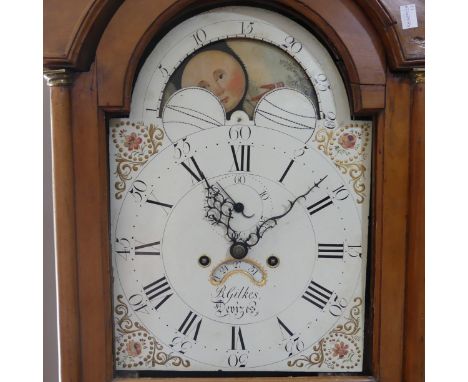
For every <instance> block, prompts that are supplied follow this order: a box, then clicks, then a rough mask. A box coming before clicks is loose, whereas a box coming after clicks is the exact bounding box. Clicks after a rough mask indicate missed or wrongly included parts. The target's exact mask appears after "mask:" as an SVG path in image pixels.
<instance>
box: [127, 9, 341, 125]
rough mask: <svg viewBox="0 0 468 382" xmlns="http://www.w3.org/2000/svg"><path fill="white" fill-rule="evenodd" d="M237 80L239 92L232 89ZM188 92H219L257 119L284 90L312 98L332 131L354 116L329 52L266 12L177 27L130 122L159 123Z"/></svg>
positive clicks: (145, 81)
mask: <svg viewBox="0 0 468 382" xmlns="http://www.w3.org/2000/svg"><path fill="white" fill-rule="evenodd" d="M223 67H224V68H225V69H223ZM220 75H221V76H224V78H223V79H221V80H219V79H218V81H215V80H214V79H213V78H214V77H216V76H218V77H219V76H220ZM236 75H237V76H239V77H241V78H237V80H236V83H237V84H239V83H240V84H239V86H237V87H236V86H232V84H231V86H229V83H228V82H229V78H232V76H236ZM217 83H219V84H220V85H219V86H218V85H216V84H217ZM190 86H200V87H204V88H206V89H208V90H210V91H212V92H213V93H214V94H216V93H219V96H220V97H219V99H220V101H221V102H222V103H223V102H224V103H223V106H224V107H225V109H226V112H227V113H228V114H230V113H231V112H233V111H235V110H238V109H242V108H244V109H246V110H247V112H248V114H252V113H253V109H254V108H255V106H256V105H257V103H258V101H259V99H260V98H261V97H262V96H263V95H264V94H265V93H267V92H268V91H270V90H273V89H276V88H281V87H284V86H286V87H290V88H293V89H296V90H299V91H300V92H302V93H306V94H305V95H306V96H308V97H310V98H311V99H312V101H313V102H314V104H315V109H316V112H317V123H318V126H325V127H327V128H333V127H335V126H338V125H339V124H340V123H341V122H343V120H344V119H345V118H348V117H349V106H348V102H347V97H346V91H345V88H344V86H343V83H342V80H341V77H340V75H339V73H338V71H337V69H336V67H335V65H334V62H333V60H332V58H331V57H330V55H329V54H328V52H327V51H326V49H325V48H324V47H323V46H322V45H321V44H320V43H319V41H318V40H317V39H316V38H315V37H314V36H313V35H311V34H310V33H309V32H308V31H306V30H305V29H304V28H302V27H301V26H299V25H298V24H296V23H295V22H293V21H291V20H289V19H288V18H286V17H284V16H281V15H279V14H277V13H274V12H270V11H266V10H263V9H257V8H251V7H226V8H217V9H213V10H212V11H209V12H206V13H202V14H200V15H197V16H194V17H192V18H190V19H188V20H186V21H185V22H182V23H181V24H179V25H178V26H176V27H175V28H174V29H173V30H172V31H171V33H169V34H168V35H166V36H165V37H164V38H162V39H161V41H160V42H159V43H158V44H157V47H156V48H155V49H154V50H153V51H152V53H151V54H150V55H149V56H148V58H147V59H146V61H145V63H144V65H143V66H142V69H141V71H140V73H139V76H138V80H137V82H136V84H135V89H134V92H133V97H132V106H131V119H133V120H135V121H142V122H143V123H150V122H154V121H155V120H159V118H161V117H162V112H163V110H164V106H165V104H166V102H167V97H168V95H170V94H172V93H173V92H174V91H177V90H179V89H181V88H185V87H190ZM244 87H245V88H246V89H244ZM223 90H224V92H223ZM221 93H222V94H221ZM240 98H242V99H243V102H241V103H242V104H243V105H239V99H240ZM226 102H227V103H226ZM340 118H343V119H340Z"/></svg>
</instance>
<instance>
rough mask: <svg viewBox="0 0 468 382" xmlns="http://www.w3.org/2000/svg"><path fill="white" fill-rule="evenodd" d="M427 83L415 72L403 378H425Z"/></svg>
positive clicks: (411, 380) (410, 381)
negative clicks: (425, 97)
mask: <svg viewBox="0 0 468 382" xmlns="http://www.w3.org/2000/svg"><path fill="white" fill-rule="evenodd" d="M424 87H425V84H424V72H415V73H414V85H413V91H412V101H411V135H410V140H411V153H410V185H409V196H408V202H409V211H408V212H409V213H408V239H407V260H406V284H407V287H406V302H405V336H404V338H405V340H404V345H405V359H404V375H403V381H404V382H423V381H424V191H425V190H424Z"/></svg>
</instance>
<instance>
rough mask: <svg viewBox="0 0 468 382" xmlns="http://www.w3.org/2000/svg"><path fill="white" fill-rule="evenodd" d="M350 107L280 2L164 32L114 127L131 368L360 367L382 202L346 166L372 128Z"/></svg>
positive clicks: (115, 206) (117, 255)
mask: <svg viewBox="0 0 468 382" xmlns="http://www.w3.org/2000/svg"><path fill="white" fill-rule="evenodd" d="M253 51H254V52H256V53H257V59H256V61H257V62H254V61H255V60H252V57H251V55H252V52H253ZM249 55H250V58H249ZM265 60H266V61H269V62H270V63H271V68H273V70H272V72H271V73H261V72H262V71H261V70H260V69H261V65H262V62H264V61H265ZM256 65H257V66H258V67H256ZM259 65H260V66H259ZM259 68H260V69H259ZM275 76H276V77H275ZM347 105H348V101H347V98H346V93H345V91H344V86H343V83H342V82H341V79H340V77H339V75H338V72H337V70H336V68H335V67H334V65H333V62H332V60H331V58H330V56H329V55H328V53H327V52H326V50H325V49H324V48H323V47H322V46H321V45H320V44H319V43H318V41H317V40H316V39H315V38H314V37H313V36H312V35H311V34H310V33H309V32H307V31H306V30H304V29H303V28H302V27H300V26H298V25H297V24H295V23H294V22H292V21H290V20H289V19H287V18H285V17H283V16H280V15H278V14H275V13H273V12H269V11H263V10H259V9H255V8H249V7H229V8H219V9H215V10H213V11H210V12H206V13H203V14H200V15H197V16H194V17H192V18H190V19H188V20H186V21H184V22H183V23H181V24H179V25H178V26H176V27H175V28H174V29H173V30H172V31H171V32H170V33H168V35H167V36H165V37H164V38H163V39H162V40H161V41H160V42H159V43H158V44H157V45H156V47H155V48H154V50H153V52H152V53H151V54H150V55H149V56H148V58H147V60H146V61H145V63H144V64H143V66H142V70H141V72H140V74H139V76H138V80H137V82H136V85H135V90H134V93H133V98H132V108H131V115H130V119H129V120H128V121H127V122H125V123H124V122H120V123H117V124H116V125H113V126H114V127H113V130H112V134H111V135H110V140H111V146H110V147H111V149H110V154H111V162H112V161H115V164H111V170H112V169H114V168H115V170H113V171H111V172H113V176H114V178H112V181H111V184H115V186H116V187H118V188H119V192H118V193H116V194H115V198H114V199H112V201H111V210H112V216H113V221H112V227H111V233H112V251H113V266H114V281H115V288H114V290H115V293H116V295H117V301H118V302H119V304H118V305H117V306H116V313H119V312H123V311H128V312H129V315H127V316H125V318H124V319H123V318H122V317H121V318H118V319H117V323H118V324H117V325H119V328H120V329H119V330H117V331H116V338H117V339H116V341H117V342H118V341H123V342H118V343H117V345H116V349H118V353H117V356H116V358H117V361H116V368H117V369H135V370H179V369H180V368H181V367H182V368H183V370H196V371H215V370H222V371H226V372H229V371H245V370H250V371H267V372H268V371H272V372H273V371H294V372H296V371H309V370H304V369H303V368H302V366H300V365H304V362H306V361H304V360H309V361H310V360H314V359H317V357H319V359H323V361H322V362H321V363H320V365H318V363H316V364H313V365H311V366H313V369H312V370H313V371H333V370H335V369H339V370H335V371H349V370H352V371H359V370H361V368H362V336H363V326H362V317H361V312H362V306H361V304H362V301H363V299H364V285H365V284H364V282H365V273H366V272H365V265H366V262H365V257H366V256H365V254H366V245H367V244H366V238H367V233H366V229H367V228H366V227H367V222H366V221H365V220H364V221H363V220H362V218H361V217H362V216H367V214H368V204H367V202H366V203H362V201H361V199H360V197H362V195H361V194H362V191H360V190H361V188H359V187H357V186H356V183H355V182H354V183H353V178H352V177H351V178H350V177H349V174H348V172H347V168H348V167H346V165H349V163H355V162H352V161H355V160H362V161H364V159H365V160H368V151H366V150H367V149H366V148H367V147H368V145H369V139H370V137H369V133H368V132H367V130H365V129H361V128H360V127H358V125H357V124H356V125H355V126H354V125H353V126H351V128H350V129H348V130H346V131H345V127H343V125H342V122H343V121H348V120H349V117H350V116H349V109H348V106H347ZM130 121H138V122H130ZM111 123H114V122H111ZM340 129H342V130H343V132H341V130H340ZM335 141H336V142H337V143H333V142H335ZM117 142H123V143H121V144H118V143H117ZM355 142H358V143H359V147H357V146H356V143H355ZM341 143H343V145H341ZM330 145H332V146H333V150H334V151H327V150H328V147H329V146H330ZM340 145H341V146H340ZM355 146H356V147H355ZM346 150H348V151H346ZM350 150H354V151H352V152H351V151H350ZM329 152H332V153H333V155H329V154H328V153H329ZM335 157H337V158H339V160H340V162H336V159H335ZM363 163H364V162H363ZM113 165H115V166H116V167H112V166H113ZM366 165H367V162H366ZM125 166H126V167H125ZM340 166H341V167H340ZM364 168H366V167H364ZM343 169H345V170H346V171H343ZM356 190H357V191H359V192H361V194H359V195H357V191H356ZM359 301H360V302H361V303H360V302H359ZM122 320H123V321H122ZM350 320H351V321H350ZM124 321H125V322H128V323H132V325H134V326H131V325H130V326H128V325H127V329H125V327H123V326H122V325H121V323H122V322H124ZM130 327H135V328H137V329H135V331H132V330H133V329H132V330H130V329H128V328H130ZM122 332H124V333H125V334H126V335H127V337H121V334H122ZM136 332H138V333H139V334H138V335H139V336H140V337H136V336H137V334H136ZM140 332H141V333H140ZM133 335H134V337H135V338H134V339H132V338H133V337H132V336H133ZM122 338H124V339H122ZM138 338H142V339H143V338H145V340H144V341H143V340H141V341H140V342H138V341H139V340H138ZM151 341H152V342H151ZM137 342H138V344H139V345H138V344H137ZM148 343H152V344H153V345H150V344H148ZM156 344H157V345H156ZM151 346H152V347H151ZM155 348H157V349H158V351H160V352H161V353H158V354H159V356H158V357H159V358H158V359H157V360H156V361H154V357H156V356H155V355H154V354H153V356H152V357H153V358H151V357H150V358H145V357H143V354H146V353H144V351H148V352H150V353H151V351H150V350H149V349H153V350H154V349H155ZM145 349H146V350H145ZM317 352H318V353H317ZM153 353H154V352H153ZM122 354H124V356H125V357H124V358H122ZM313 354H317V355H316V356H313ZM132 357H133V358H135V359H137V358H138V357H140V358H142V359H143V361H141V360H140V358H138V360H139V361H138V363H135V362H136V361H135V362H134V363H131V362H130V363H129V362H128V361H125V362H123V361H121V359H126V360H127V359H133V358H132ZM171 357H172V358H171ZM320 357H322V358H320ZM335 358H336V359H335ZM151 359H152V360H153V361H151ZM158 360H159V361H158ZM169 360H172V361H171V362H170V361H169ZM301 360H302V361H301ZM163 361H164V362H163ZM301 362H302V363H301ZM310 362H312V361H310ZM312 363H313V362H312ZM129 365H131V366H129ZM342 366H343V367H342Z"/></svg>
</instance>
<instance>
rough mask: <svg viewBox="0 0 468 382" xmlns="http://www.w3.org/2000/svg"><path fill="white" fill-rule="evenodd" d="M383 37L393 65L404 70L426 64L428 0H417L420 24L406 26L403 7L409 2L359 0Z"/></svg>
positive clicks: (399, 0)
mask: <svg viewBox="0 0 468 382" xmlns="http://www.w3.org/2000/svg"><path fill="white" fill-rule="evenodd" d="M356 2H357V3H358V4H359V6H360V7H362V8H363V9H364V10H365V12H366V13H367V15H368V16H369V19H370V20H371V22H372V23H373V24H374V26H375V28H376V30H377V31H378V33H379V35H380V36H381V39H382V42H383V44H384V45H385V47H386V50H387V52H388V53H387V57H388V59H389V63H390V67H391V68H392V69H394V70H402V69H408V68H414V67H417V66H424V62H425V25H424V24H425V16H424V11H425V1H424V0H414V1H412V2H411V3H413V4H415V5H416V12H417V19H418V27H417V28H410V29H403V28H402V26H401V16H400V6H401V5H407V4H408V2H407V1H401V0H379V1H368V0H356Z"/></svg>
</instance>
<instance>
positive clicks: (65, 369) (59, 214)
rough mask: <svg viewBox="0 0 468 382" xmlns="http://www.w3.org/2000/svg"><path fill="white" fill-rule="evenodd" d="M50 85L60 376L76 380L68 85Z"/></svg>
mask: <svg viewBox="0 0 468 382" xmlns="http://www.w3.org/2000/svg"><path fill="white" fill-rule="evenodd" d="M50 89H51V91H50V101H51V103H50V105H51V129H52V174H53V193H54V195H53V201H54V225H55V261H56V270H57V292H58V298H57V299H58V313H59V319H58V327H59V341H60V343H59V354H60V376H61V378H62V380H63V381H70V382H79V381H80V367H81V365H80V340H81V338H80V326H79V323H80V321H79V304H78V280H77V251H76V243H77V241H76V225H75V190H74V184H75V174H74V170H73V143H72V142H73V140H72V120H71V99H70V88H69V87H68V86H53V87H51V88H50Z"/></svg>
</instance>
